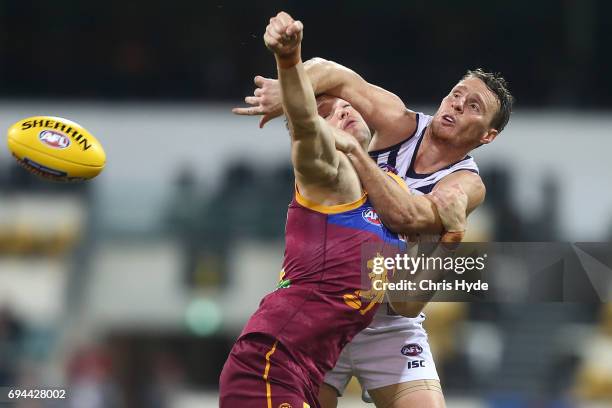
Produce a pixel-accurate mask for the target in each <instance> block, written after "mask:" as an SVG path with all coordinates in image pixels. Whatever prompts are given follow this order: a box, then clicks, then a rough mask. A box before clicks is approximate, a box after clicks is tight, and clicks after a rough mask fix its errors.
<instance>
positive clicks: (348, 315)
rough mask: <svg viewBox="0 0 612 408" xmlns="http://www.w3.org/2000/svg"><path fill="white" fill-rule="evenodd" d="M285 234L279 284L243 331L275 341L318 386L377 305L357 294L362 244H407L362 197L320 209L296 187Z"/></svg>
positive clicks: (396, 245)
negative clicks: (388, 227) (264, 335)
mask: <svg viewBox="0 0 612 408" xmlns="http://www.w3.org/2000/svg"><path fill="white" fill-rule="evenodd" d="M399 181H400V182H401V180H399ZM285 235H286V242H285V257H284V262H283V270H282V271H281V280H280V282H279V287H278V289H277V290H276V291H274V292H272V293H270V294H268V295H267V296H266V297H264V299H263V300H262V301H261V303H260V305H259V308H258V309H257V311H256V312H255V314H253V316H252V317H251V318H250V320H249V321H248V323H247V325H246V326H245V328H244V330H243V332H242V335H241V336H244V335H246V334H248V333H264V334H267V335H270V336H273V337H274V338H276V339H277V340H278V341H279V342H280V343H281V344H282V345H283V346H284V347H285V348H286V349H288V350H289V352H290V353H291V355H292V357H293V358H294V359H295V360H296V362H297V363H298V364H299V365H300V367H302V369H303V370H304V373H306V375H307V376H308V377H309V378H310V381H312V383H313V384H315V385H316V387H317V388H318V386H319V385H320V384H321V382H322V381H323V376H324V374H325V373H326V372H327V371H329V370H331V369H332V368H333V367H334V365H335V364H336V361H337V360H338V357H339V355H340V352H341V351H342V349H343V348H344V346H345V345H346V344H347V343H348V342H349V341H350V340H351V339H352V338H353V337H354V336H355V335H356V334H357V333H359V332H360V331H362V330H363V329H365V328H366V327H367V326H368V324H370V322H371V321H372V318H373V317H374V313H375V311H376V309H377V308H378V306H379V303H378V302H376V301H374V300H371V301H367V300H364V299H363V298H361V297H360V294H361V292H360V291H361V290H362V289H366V288H362V278H361V270H362V261H361V257H362V253H361V251H362V245H363V244H366V243H368V244H372V245H374V246H375V247H378V245H380V246H381V249H382V248H384V247H395V248H398V247H399V248H403V247H404V246H405V243H404V242H403V241H401V240H400V239H399V237H398V235H397V234H395V233H392V232H390V231H389V230H388V229H387V228H385V227H384V226H383V225H382V223H381V222H380V221H379V219H378V215H377V214H376V212H375V211H374V209H373V207H372V206H371V205H370V203H369V201H368V200H367V197H366V195H365V194H364V196H363V197H362V198H361V199H359V200H358V201H356V202H353V203H351V204H344V205H337V206H321V205H318V204H315V203H312V202H310V201H308V200H307V199H306V198H305V197H303V196H301V195H300V193H299V191H297V189H296V194H295V197H294V199H293V201H292V202H291V204H290V205H289V210H288V213H287V225H286V231H285ZM382 296H384V294H383V295H382ZM382 296H381V297H382Z"/></svg>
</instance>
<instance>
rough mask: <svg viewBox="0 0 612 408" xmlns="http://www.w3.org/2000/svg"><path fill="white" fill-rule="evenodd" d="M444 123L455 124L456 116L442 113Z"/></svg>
mask: <svg viewBox="0 0 612 408" xmlns="http://www.w3.org/2000/svg"><path fill="white" fill-rule="evenodd" d="M442 123H444V124H445V125H448V126H454V125H455V118H454V117H453V116H451V115H442Z"/></svg>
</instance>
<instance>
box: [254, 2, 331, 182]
mask: <svg viewBox="0 0 612 408" xmlns="http://www.w3.org/2000/svg"><path fill="white" fill-rule="evenodd" d="M302 31H303V25H302V23H301V22H300V21H294V20H293V18H292V17H291V16H290V15H289V14H287V13H285V12H280V13H278V14H277V15H276V17H273V18H271V19H270V24H268V26H267V28H266V33H265V35H264V41H265V43H266V47H268V49H269V50H270V51H272V52H273V53H274V56H275V57H276V64H277V67H278V78H279V84H280V88H281V94H282V105H283V109H284V111H285V115H286V116H287V120H288V124H289V129H290V131H291V158H292V162H293V166H294V168H295V173H296V180H297V182H298V184H301V183H305V184H318V183H321V184H325V183H328V182H332V181H333V180H335V179H336V178H337V174H338V165H339V157H338V152H337V150H336V147H335V144H334V138H333V134H332V132H331V128H329V127H328V125H327V124H326V123H325V121H324V120H323V119H322V118H320V117H319V115H318V113H317V104H316V100H315V95H314V92H313V91H312V85H311V84H310V81H309V80H308V76H307V75H306V72H305V71H304V65H303V64H302V60H301V42H302Z"/></svg>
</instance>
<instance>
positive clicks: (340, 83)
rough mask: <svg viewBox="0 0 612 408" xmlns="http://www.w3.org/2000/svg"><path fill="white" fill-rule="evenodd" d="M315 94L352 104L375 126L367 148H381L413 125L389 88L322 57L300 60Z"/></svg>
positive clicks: (404, 135)
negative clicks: (335, 97)
mask: <svg viewBox="0 0 612 408" xmlns="http://www.w3.org/2000/svg"><path fill="white" fill-rule="evenodd" d="M304 65H305V66H306V72H307V73H308V77H309V79H310V80H311V82H312V84H313V89H314V91H315V94H316V95H319V94H322V93H326V94H330V95H333V96H337V97H339V98H342V99H344V100H346V101H348V102H350V103H351V105H353V107H354V108H355V109H356V110H357V111H358V112H359V113H360V114H361V115H362V116H363V118H364V120H365V121H366V123H367V124H368V126H370V127H371V128H373V129H374V130H375V135H374V138H373V139H372V142H371V143H370V150H378V149H382V148H385V147H388V146H391V145H394V144H396V143H399V142H400V141H402V140H404V139H406V138H407V137H408V136H410V135H411V134H412V133H413V132H414V129H415V128H416V113H414V112H412V111H411V110H409V109H407V108H406V106H405V105H404V102H402V100H401V99H400V98H399V97H398V96H397V95H395V94H394V93H392V92H389V91H387V90H385V89H383V88H381V87H379V86H376V85H373V84H370V83H368V82H367V81H366V80H365V79H364V78H363V77H362V76H361V75H359V74H358V73H356V72H355V71H353V70H351V69H349V68H347V67H345V66H343V65H340V64H338V63H336V62H333V61H329V60H325V59H323V58H312V59H310V60H308V61H306V62H305V63H304Z"/></svg>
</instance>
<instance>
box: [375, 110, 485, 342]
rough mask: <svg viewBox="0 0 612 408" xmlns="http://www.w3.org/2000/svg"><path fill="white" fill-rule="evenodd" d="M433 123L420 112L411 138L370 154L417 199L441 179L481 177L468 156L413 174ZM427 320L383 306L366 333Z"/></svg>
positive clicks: (434, 237)
mask: <svg viewBox="0 0 612 408" xmlns="http://www.w3.org/2000/svg"><path fill="white" fill-rule="evenodd" d="M431 120H432V116H429V115H425V114H423V113H420V112H418V113H417V114H416V122H417V126H416V129H415V131H414V132H413V133H412V134H411V135H409V136H408V137H407V138H406V139H405V140H403V141H402V142H400V143H397V144H395V145H393V146H391V147H387V148H385V149H382V150H376V151H372V152H370V157H371V158H372V159H373V160H375V161H376V163H377V164H378V165H379V166H381V167H387V168H393V169H395V170H397V174H398V176H400V177H401V178H402V179H404V181H405V182H406V184H407V185H408V187H409V188H410V191H411V193H413V194H415V195H424V194H428V193H430V192H431V191H432V190H433V188H434V187H435V185H436V184H437V183H438V182H439V181H440V180H441V179H442V178H444V177H445V176H448V175H449V174H451V173H454V172H456V171H460V170H467V171H471V172H474V173H476V174H479V171H478V166H477V165H476V162H475V161H474V159H473V158H472V157H471V156H465V157H464V158H463V159H461V160H459V161H457V162H456V163H452V164H450V165H448V166H446V167H444V168H442V169H440V170H437V171H434V172H433V173H430V174H420V173H417V172H416V171H415V170H414V161H415V159H416V156H417V153H418V151H419V148H420V146H421V142H422V141H423V136H424V135H425V130H426V129H427V127H428V126H429V125H430V123H431ZM439 239H440V237H439V236H438V235H421V236H419V241H422V242H437V241H438V240H439ZM424 318H425V316H424V314H423V313H421V315H420V316H418V317H415V318H412V319H410V318H407V317H403V316H400V315H397V314H395V313H394V312H393V311H392V310H391V309H390V308H388V307H385V305H383V307H380V308H379V309H378V311H377V313H376V316H375V317H374V319H373V321H372V323H371V324H370V325H369V326H368V328H367V329H365V330H364V333H366V334H367V333H378V332H387V331H393V330H396V329H403V328H409V327H412V325H413V324H414V323H415V321H416V322H422V321H423V320H424Z"/></svg>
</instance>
